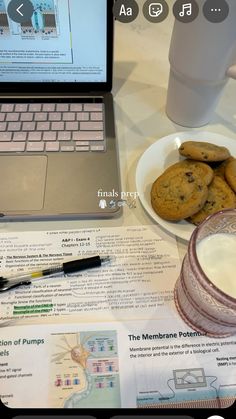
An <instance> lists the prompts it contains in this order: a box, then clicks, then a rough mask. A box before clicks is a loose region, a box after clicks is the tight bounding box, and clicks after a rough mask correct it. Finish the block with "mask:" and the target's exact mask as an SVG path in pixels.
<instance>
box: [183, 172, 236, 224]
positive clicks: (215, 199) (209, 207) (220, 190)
mask: <svg viewBox="0 0 236 419" xmlns="http://www.w3.org/2000/svg"><path fill="white" fill-rule="evenodd" d="M208 190H209V193H208V197H207V200H206V203H205V205H204V206H203V208H202V209H201V210H200V211H199V212H198V213H196V214H194V215H193V216H191V217H189V218H188V221H190V222H191V223H193V224H195V225H199V224H200V223H201V222H202V221H204V220H205V219H206V218H207V217H208V216H209V215H212V214H215V213H216V212H218V211H221V210H223V209H231V208H236V195H235V193H234V192H233V191H232V189H231V188H230V186H229V185H228V184H227V183H226V181H225V180H223V179H222V178H221V177H219V176H215V177H214V179H213V181H212V182H211V184H210V186H209V188H208Z"/></svg>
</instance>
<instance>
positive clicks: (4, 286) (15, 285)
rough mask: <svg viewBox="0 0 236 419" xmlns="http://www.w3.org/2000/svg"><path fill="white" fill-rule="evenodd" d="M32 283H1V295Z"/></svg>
mask: <svg viewBox="0 0 236 419" xmlns="http://www.w3.org/2000/svg"><path fill="white" fill-rule="evenodd" d="M30 284H31V281H19V282H15V283H14V282H12V283H11V281H7V280H6V281H1V282H0V293H1V292H5V291H10V290H12V289H14V288H18V287H21V286H22V285H30Z"/></svg>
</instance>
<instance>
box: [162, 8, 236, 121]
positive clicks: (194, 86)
mask: <svg viewBox="0 0 236 419" xmlns="http://www.w3.org/2000/svg"><path fill="white" fill-rule="evenodd" d="M205 1H206V0H198V5H199V15H198V17H197V18H196V20H194V21H193V22H191V23H181V22H179V21H177V20H176V21H175V24H174V29H173V33H172V39H171V45H170V52H169V60H170V67H171V68H170V77H169V86H168V94H167V106H166V113H167V115H168V116H169V118H170V119H171V120H172V121H174V122H176V123H177V124H179V125H183V126H186V127H199V126H203V125H206V124H207V123H208V122H209V121H210V120H211V118H212V115H213V112H214V110H215V108H216V106H217V104H218V101H219V99H220V97H221V95H222V93H223V89H224V87H225V85H226V83H227V81H228V78H229V77H232V78H235V79H236V0H227V3H228V5H229V9H230V11H229V15H228V17H227V18H226V20H225V21H223V22H221V23H212V22H210V21H208V20H207V19H206V18H205V16H204V15H203V5H204V3H205Z"/></svg>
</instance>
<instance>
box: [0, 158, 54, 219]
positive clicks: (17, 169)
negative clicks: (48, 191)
mask: <svg viewBox="0 0 236 419" xmlns="http://www.w3.org/2000/svg"><path fill="white" fill-rule="evenodd" d="M46 172H47V156H0V212H2V213H4V212H6V211H14V212H15V211H25V210H26V211H28V210H32V211H33V210H35V211H36V210H40V209H42V208H43V203H44V191H45V181H46Z"/></svg>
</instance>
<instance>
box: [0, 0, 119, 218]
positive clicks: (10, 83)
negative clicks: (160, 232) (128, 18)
mask: <svg viewBox="0 0 236 419" xmlns="http://www.w3.org/2000/svg"><path fill="white" fill-rule="evenodd" d="M112 5H113V2H112V1H110V0H47V1H46V2H41V1H40V0H30V1H29V0H21V1H19V0H11V1H10V0H0V217H1V218H0V219H2V220H3V221H4V220H9V219H10V220H15V219H41V218H55V217H63V218H70V217H73V218H74V217H88V218H90V217H91V218H93V217H95V218H96V217H112V216H114V215H118V214H119V213H120V211H121V209H120V207H118V206H116V205H114V200H113V202H112V205H110V204H109V202H108V201H107V200H106V199H104V196H111V195H113V196H114V195H115V196H119V194H120V181H119V167H118V158H117V157H118V156H117V147H116V139H115V128H114V114H113V101H112V95H111V93H110V91H111V88H112V64H113V63H112V61H113V15H112ZM21 15H22V16H23V17H22V16H21ZM101 197H103V199H102V200H101Z"/></svg>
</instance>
